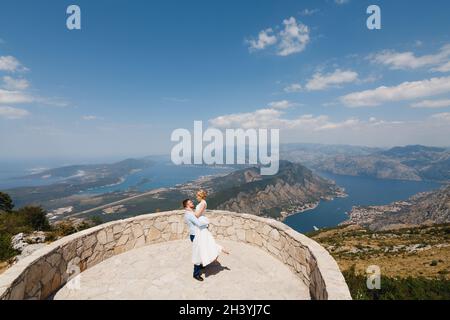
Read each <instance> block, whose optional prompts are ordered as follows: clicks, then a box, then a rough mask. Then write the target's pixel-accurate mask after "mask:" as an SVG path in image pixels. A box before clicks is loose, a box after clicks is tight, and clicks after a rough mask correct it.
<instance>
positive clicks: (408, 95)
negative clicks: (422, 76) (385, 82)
mask: <svg viewBox="0 0 450 320" xmlns="http://www.w3.org/2000/svg"><path fill="white" fill-rule="evenodd" d="M449 92H450V77H442V78H431V79H426V80H421V81H413V82H409V81H407V82H403V83H402V84H400V85H397V86H392V87H387V86H381V87H378V88H376V89H373V90H365V91H360V92H353V93H350V94H347V95H345V96H342V97H340V98H339V101H340V102H341V103H343V104H344V105H346V106H347V107H373V106H379V105H381V104H383V103H389V102H398V101H407V100H414V99H420V98H425V97H430V96H435V95H439V94H444V93H449Z"/></svg>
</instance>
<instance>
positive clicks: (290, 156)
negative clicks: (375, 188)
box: [281, 144, 450, 182]
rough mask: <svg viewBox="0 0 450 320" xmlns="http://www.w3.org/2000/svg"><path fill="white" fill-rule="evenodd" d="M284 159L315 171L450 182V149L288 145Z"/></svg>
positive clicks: (282, 153)
mask: <svg viewBox="0 0 450 320" xmlns="http://www.w3.org/2000/svg"><path fill="white" fill-rule="evenodd" d="M281 156H282V158H283V159H286V160H289V161H293V162H299V163H302V164H304V165H306V166H307V167H309V168H311V169H314V170H316V171H323V172H331V173H334V174H340V175H350V176H367V177H373V178H378V179H397V180H415V181H420V180H432V181H440V182H446V181H450V150H449V149H446V148H437V147H427V146H421V145H412V146H405V147H394V148H391V149H387V150H384V149H379V148H368V147H357V146H327V145H307V144H306V145H304V144H296V145H288V146H285V147H284V148H282V149H281Z"/></svg>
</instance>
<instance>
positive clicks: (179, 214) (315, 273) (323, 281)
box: [0, 210, 351, 300]
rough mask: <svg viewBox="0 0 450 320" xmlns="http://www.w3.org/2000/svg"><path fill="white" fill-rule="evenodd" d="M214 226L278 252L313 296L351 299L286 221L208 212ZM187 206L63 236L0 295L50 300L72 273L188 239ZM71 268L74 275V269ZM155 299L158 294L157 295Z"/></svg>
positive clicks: (17, 272)
mask: <svg viewBox="0 0 450 320" xmlns="http://www.w3.org/2000/svg"><path fill="white" fill-rule="evenodd" d="M206 216H207V217H208V218H209V220H210V223H211V224H210V230H211V232H212V233H213V234H214V235H215V237H216V238H217V239H218V240H220V239H228V240H234V241H238V242H244V243H248V244H251V245H254V246H256V247H259V248H261V249H262V250H265V251H267V252H268V253H270V254H272V255H273V256H275V257H276V258H277V259H279V260H280V261H282V262H283V263H285V264H286V265H288V266H289V267H290V268H291V270H292V271H293V272H294V273H295V274H296V275H297V276H298V277H299V278H300V279H301V280H302V281H303V282H304V283H305V284H306V285H307V286H308V287H309V288H310V293H311V297H312V298H314V299H320V300H325V299H351V296H350V293H349V290H348V287H347V284H346V283H345V280H344V277H343V276H342V274H341V272H340V270H339V267H338V265H337V263H336V261H335V260H334V259H333V258H332V257H331V256H330V254H329V253H328V252H327V251H326V250H325V249H324V248H323V247H321V246H320V245H319V244H318V243H316V242H315V241H313V240H311V239H309V238H308V237H306V236H304V235H302V234H299V233H298V232H296V231H294V230H292V229H291V228H289V227H288V226H286V225H285V224H283V223H281V222H278V221H275V220H271V219H266V218H261V217H258V216H255V215H250V214H237V213H232V212H227V211H210V210H208V211H207V213H206ZM187 236H188V229H187V226H186V224H185V222H184V214H183V211H169V212H162V213H155V214H148V215H141V216H137V217H133V218H130V219H126V220H118V221H113V222H109V223H106V224H102V225H100V226H97V227H94V228H91V229H88V230H84V231H82V232H79V233H76V234H73V235H70V236H67V237H64V238H62V239H60V240H58V241H55V242H53V243H51V244H50V245H48V246H47V247H45V248H43V249H40V250H38V251H36V252H34V253H33V254H32V255H30V256H28V257H26V258H24V259H23V260H21V261H19V262H18V263H17V264H15V265H14V266H12V267H11V268H10V269H8V270H7V271H6V272H5V273H4V274H2V275H1V276H0V299H47V298H49V297H51V295H52V294H53V293H55V292H56V291H57V290H58V289H59V288H60V287H61V286H63V285H64V284H65V283H66V282H67V281H68V280H69V279H70V278H71V277H73V276H74V274H73V272H77V271H81V272H83V271H84V270H86V269H87V268H90V267H92V266H94V265H96V264H97V263H99V262H101V261H103V260H106V259H108V258H110V257H112V256H114V255H117V254H120V253H123V252H125V251H128V250H132V249H134V248H138V247H141V246H145V245H150V244H152V243H158V242H164V241H171V240H179V239H184V238H187ZM71 273H72V274H71ZM155 298H157V297H155Z"/></svg>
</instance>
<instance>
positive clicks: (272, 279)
mask: <svg viewBox="0 0 450 320" xmlns="http://www.w3.org/2000/svg"><path fill="white" fill-rule="evenodd" d="M220 244H222V245H223V246H224V247H226V248H227V249H229V250H230V251H231V255H229V256H227V255H223V256H221V257H220V259H219V261H220V264H215V265H209V266H208V267H207V268H206V269H205V272H204V278H205V281H203V282H198V281H196V280H194V279H193V278H192V264H191V263H190V261H191V243H190V242H189V240H188V239H186V240H181V241H172V242H166V243H160V244H155V245H151V246H146V247H142V248H139V249H135V250H132V251H129V252H126V253H124V254H121V255H118V256H115V257H112V258H110V259H108V260H106V261H103V262H102V263H100V264H98V265H96V266H94V267H93V268H91V269H88V270H86V271H85V272H83V273H82V274H81V275H80V276H81V279H80V290H73V289H69V288H68V286H67V285H66V286H65V287H63V288H62V289H61V290H59V291H58V292H57V293H56V295H55V297H54V298H55V299H163V300H165V299H193V300H197V299H215V300H216V299H255V300H260V299H309V298H310V296H309V290H308V288H307V287H306V286H305V285H304V284H303V282H301V280H300V279H298V278H297V277H296V276H295V275H294V274H293V273H292V272H291V271H290V269H289V268H288V267H287V266H285V265H284V264H283V263H281V262H280V261H278V260H277V259H275V258H274V257H272V256H271V255H269V254H267V253H266V252H264V251H262V250H260V249H258V248H255V247H252V246H250V245H246V244H242V243H237V242H232V241H220Z"/></svg>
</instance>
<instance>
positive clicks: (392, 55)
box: [369, 44, 450, 72]
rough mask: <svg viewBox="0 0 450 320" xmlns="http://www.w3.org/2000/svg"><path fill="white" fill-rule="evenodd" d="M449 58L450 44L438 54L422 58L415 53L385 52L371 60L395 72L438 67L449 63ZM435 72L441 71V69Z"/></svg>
mask: <svg viewBox="0 0 450 320" xmlns="http://www.w3.org/2000/svg"><path fill="white" fill-rule="evenodd" d="M449 57H450V44H448V45H445V46H443V47H442V48H441V49H440V51H439V52H438V53H436V54H429V55H424V56H420V57H418V56H416V55H415V54H414V53H413V52H410V51H408V52H396V51H392V50H385V51H382V52H380V53H378V54H375V55H371V56H369V59H370V60H371V61H372V62H373V63H378V64H382V65H386V66H389V67H390V68H391V69H394V70H398V69H403V70H406V69H418V68H423V67H430V66H436V65H439V64H441V63H444V62H447V61H448V59H449ZM444 69H445V68H444ZM433 70H436V71H440V70H439V68H437V69H433ZM442 72H445V71H442Z"/></svg>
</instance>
